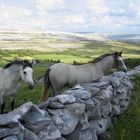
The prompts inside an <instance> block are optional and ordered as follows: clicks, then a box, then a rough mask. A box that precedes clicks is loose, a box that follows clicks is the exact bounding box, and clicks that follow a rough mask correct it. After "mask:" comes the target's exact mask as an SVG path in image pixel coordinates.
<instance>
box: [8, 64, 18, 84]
mask: <svg viewBox="0 0 140 140" xmlns="http://www.w3.org/2000/svg"><path fill="white" fill-rule="evenodd" d="M20 69H21V66H20V65H13V66H10V67H9V68H8V69H7V72H8V74H9V79H10V80H11V81H14V82H15V83H18V82H19V81H20V80H21V77H20Z"/></svg>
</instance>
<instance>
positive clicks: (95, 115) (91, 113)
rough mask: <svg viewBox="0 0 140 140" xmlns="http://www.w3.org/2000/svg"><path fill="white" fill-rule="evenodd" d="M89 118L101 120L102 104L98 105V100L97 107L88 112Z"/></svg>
mask: <svg viewBox="0 0 140 140" xmlns="http://www.w3.org/2000/svg"><path fill="white" fill-rule="evenodd" d="M87 116H88V119H89V120H95V119H100V118H101V110H100V103H97V100H96V105H95V107H93V108H91V109H89V110H87Z"/></svg>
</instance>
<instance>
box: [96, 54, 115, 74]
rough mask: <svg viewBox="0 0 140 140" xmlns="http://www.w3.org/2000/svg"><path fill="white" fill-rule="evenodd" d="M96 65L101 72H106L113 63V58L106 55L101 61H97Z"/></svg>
mask: <svg viewBox="0 0 140 140" xmlns="http://www.w3.org/2000/svg"><path fill="white" fill-rule="evenodd" d="M97 65H98V66H99V67H100V68H101V69H102V71H103V73H104V74H106V73H108V72H109V71H110V69H111V68H112V67H113V65H114V60H113V58H112V56H107V57H105V58H104V59H102V60H101V61H99V62H97Z"/></svg>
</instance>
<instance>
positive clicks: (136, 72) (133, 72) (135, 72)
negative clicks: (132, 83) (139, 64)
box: [127, 69, 140, 76]
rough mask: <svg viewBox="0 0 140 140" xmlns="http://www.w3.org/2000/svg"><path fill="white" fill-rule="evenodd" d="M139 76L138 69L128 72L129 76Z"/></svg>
mask: <svg viewBox="0 0 140 140" xmlns="http://www.w3.org/2000/svg"><path fill="white" fill-rule="evenodd" d="M137 74H140V71H139V70H138V69H135V70H131V71H128V72H127V76H135V75H137Z"/></svg>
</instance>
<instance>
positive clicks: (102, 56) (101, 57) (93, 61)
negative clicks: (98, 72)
mask: <svg viewBox="0 0 140 140" xmlns="http://www.w3.org/2000/svg"><path fill="white" fill-rule="evenodd" d="M114 54H115V53H106V54H103V55H101V56H99V57H97V58H95V59H93V60H91V61H89V62H88V63H97V62H99V61H101V60H102V59H104V58H105V57H106V56H110V55H114Z"/></svg>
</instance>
